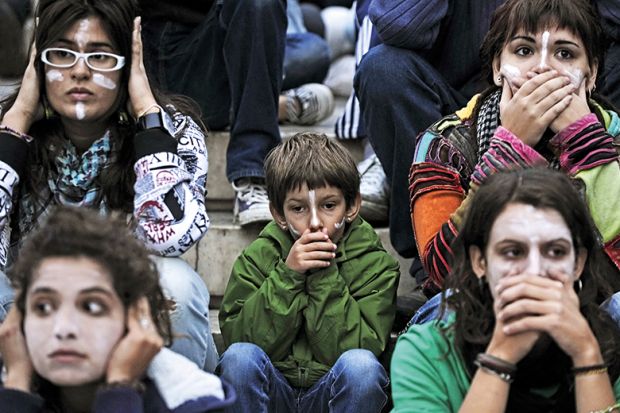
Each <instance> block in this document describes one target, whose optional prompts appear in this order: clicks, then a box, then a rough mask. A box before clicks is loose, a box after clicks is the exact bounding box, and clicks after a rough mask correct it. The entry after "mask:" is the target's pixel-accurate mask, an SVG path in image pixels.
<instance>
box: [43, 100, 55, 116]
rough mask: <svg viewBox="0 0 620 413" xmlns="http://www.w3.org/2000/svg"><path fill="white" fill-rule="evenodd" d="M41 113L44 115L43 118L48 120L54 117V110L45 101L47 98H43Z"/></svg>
mask: <svg viewBox="0 0 620 413" xmlns="http://www.w3.org/2000/svg"><path fill="white" fill-rule="evenodd" d="M43 114H44V115H45V119H47V120H50V119H53V118H55V117H56V112H54V109H52V107H51V106H49V104H48V103H47V100H43Z"/></svg>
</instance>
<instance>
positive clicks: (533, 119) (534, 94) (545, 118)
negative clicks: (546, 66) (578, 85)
mask: <svg viewBox="0 0 620 413" xmlns="http://www.w3.org/2000/svg"><path fill="white" fill-rule="evenodd" d="M573 91H574V86H573V85H572V83H570V80H569V78H568V77H566V76H560V75H558V73H557V72H556V71H555V70H551V71H546V72H543V73H541V74H535V73H528V80H526V81H525V82H524V83H523V85H522V86H521V87H520V88H519V89H518V90H517V91H516V93H514V94H513V89H512V88H511V85H510V84H509V82H508V81H504V82H503V86H502V98H501V101H500V104H499V108H500V118H501V123H502V126H503V127H504V128H506V129H508V130H509V131H511V132H512V133H513V134H514V135H515V136H517V137H518V138H519V139H521V141H523V143H525V144H526V145H528V146H531V147H533V146H535V145H536V144H537V143H538V142H539V141H540V138H541V137H542V135H543V133H544V132H545V130H546V129H547V128H548V127H549V125H550V124H551V122H553V120H555V119H556V118H557V117H558V115H559V114H560V113H562V111H564V109H566V108H567V107H568V105H569V104H570V102H571V99H572V92H573Z"/></svg>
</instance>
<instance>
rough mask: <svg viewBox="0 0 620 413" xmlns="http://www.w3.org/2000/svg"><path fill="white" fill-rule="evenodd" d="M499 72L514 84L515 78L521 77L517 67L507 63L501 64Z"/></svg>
mask: <svg viewBox="0 0 620 413" xmlns="http://www.w3.org/2000/svg"><path fill="white" fill-rule="evenodd" d="M499 72H500V74H501V75H502V76H504V78H505V79H506V80H507V81H508V83H510V84H511V85H512V84H514V81H515V79H518V78H520V77H521V71H520V70H519V68H518V67H516V66H513V65H511V64H508V63H506V64H503V65H502V67H501V68H500V70H499Z"/></svg>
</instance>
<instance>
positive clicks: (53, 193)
mask: <svg viewBox="0 0 620 413" xmlns="http://www.w3.org/2000/svg"><path fill="white" fill-rule="evenodd" d="M137 14H138V9H137V5H136V2H135V1H134V0H55V1H49V0H42V1H40V2H39V6H38V9H37V11H36V17H37V24H36V27H35V36H34V44H33V47H32V51H31V55H30V61H29V63H28V67H27V68H26V70H25V72H24V76H23V79H22V83H21V87H20V88H19V90H18V91H17V92H16V93H15V94H14V95H13V96H10V97H9V98H7V99H6V100H5V101H4V102H2V114H1V116H2V118H1V120H0V186H1V187H2V191H0V234H1V235H0V266H1V267H2V268H7V266H9V265H10V263H11V260H12V259H13V256H14V254H15V253H16V251H17V250H18V248H19V245H20V243H21V241H22V240H23V239H24V237H25V236H27V235H28V234H29V233H30V232H31V231H32V230H33V229H35V228H36V227H37V226H39V225H40V224H41V223H42V221H44V219H45V216H46V215H47V213H48V209H49V208H50V207H51V206H53V205H73V206H79V207H88V208H94V209H97V210H99V211H101V212H102V213H104V214H109V213H116V214H118V213H120V214H123V215H125V216H127V218H128V221H130V225H131V226H132V227H133V228H135V233H136V236H137V237H138V238H139V239H141V240H142V241H143V242H144V244H145V245H146V247H147V248H148V249H149V250H150V251H151V252H152V253H153V255H154V257H153V259H154V260H155V262H156V263H157V265H158V268H159V271H160V274H161V282H162V286H163V288H164V291H165V293H166V294H167V296H169V298H170V299H171V300H172V301H173V302H174V305H173V306H172V307H173V308H174V310H173V312H172V313H171V315H172V322H173V330H174V333H175V334H178V335H179V336H180V337H181V336H182V337H183V338H180V339H179V340H177V341H176V342H175V344H174V347H173V349H174V350H175V351H178V352H179V353H181V354H184V355H186V356H187V357H188V358H190V359H192V360H193V361H195V362H196V363H197V364H198V365H200V366H201V367H204V368H206V369H207V370H209V371H213V370H214V368H215V365H216V363H217V352H216V349H215V345H214V343H213V338H212V337H211V332H210V327H209V320H208V302H209V295H208V292H207V290H206V287H205V285H204V282H203V281H202V280H201V278H200V277H199V276H198V275H197V274H196V272H195V271H194V270H193V269H191V268H190V267H189V266H188V265H187V264H186V263H185V262H184V261H182V260H180V259H178V258H172V257H177V256H179V255H181V254H182V253H183V252H185V251H186V250H187V249H189V248H190V247H191V246H192V245H194V244H195V243H196V242H197V241H198V240H199V239H200V238H201V237H202V236H203V235H204V233H205V232H206V230H207V228H208V225H209V218H208V216H207V213H206V210H205V205H204V196H205V184H206V177H207V151H206V147H205V142H204V139H205V132H204V130H203V128H202V127H201V126H199V124H197V123H196V121H199V120H198V119H199V118H198V117H197V116H196V115H195V113H194V112H193V111H192V106H191V105H189V104H188V102H186V101H184V100H181V99H174V100H173V99H170V98H167V97H165V96H163V95H160V94H159V93H157V92H156V91H155V90H154V89H153V88H152V87H151V86H150V83H149V80H148V78H147V76H146V72H145V68H144V65H143V59H142V41H141V36H140V17H137ZM195 120H196V121H195ZM11 301H12V293H11V292H10V290H9V287H8V283H7V282H6V278H5V277H4V275H3V274H2V275H0V307H2V309H0V320H2V319H3V318H4V316H5V314H6V311H7V308H8V305H9V304H10V302H11Z"/></svg>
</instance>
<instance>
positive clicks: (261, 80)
mask: <svg viewBox="0 0 620 413" xmlns="http://www.w3.org/2000/svg"><path fill="white" fill-rule="evenodd" d="M286 24H287V22H286V1H285V0H223V1H219V2H218V4H217V5H216V6H214V8H213V9H212V10H211V11H210V13H209V15H208V16H207V17H206V19H205V20H204V21H203V22H202V23H201V24H199V25H197V26H188V25H184V24H179V23H174V22H168V21H159V20H157V21H144V22H143V29H142V35H143V39H144V48H145V65H146V67H147V70H148V73H149V77H150V79H151V81H154V83H155V84H156V85H157V86H159V87H160V88H161V89H162V90H163V91H165V92H172V93H178V94H183V95H187V96H189V97H191V98H192V99H194V100H195V101H196V102H198V104H199V105H200V108H201V110H202V115H203V120H204V121H205V123H206V125H207V127H208V128H209V129H214V130H220V129H223V128H225V127H226V126H228V125H230V135H231V136H230V143H229V145H228V151H227V159H226V161H227V165H226V175H227V177H228V179H229V180H230V181H231V182H232V181H234V180H235V179H238V178H241V177H251V176H256V177H262V176H264V171H263V161H264V159H265V156H266V155H267V153H268V152H269V151H270V150H271V149H272V148H273V147H274V146H276V145H277V144H278V143H279V142H280V131H279V128H278V96H279V93H280V89H281V85H282V76H283V75H282V64H283V60H284V43H285V33H286Z"/></svg>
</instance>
